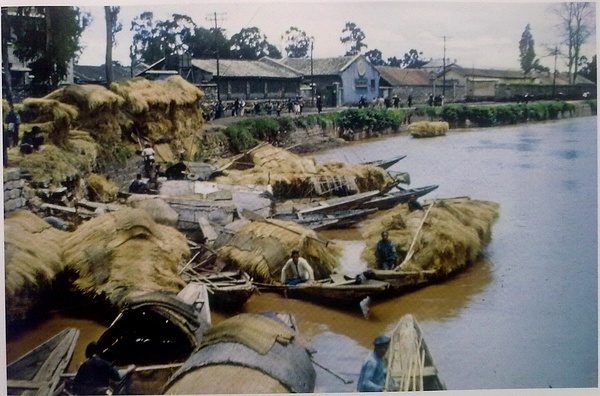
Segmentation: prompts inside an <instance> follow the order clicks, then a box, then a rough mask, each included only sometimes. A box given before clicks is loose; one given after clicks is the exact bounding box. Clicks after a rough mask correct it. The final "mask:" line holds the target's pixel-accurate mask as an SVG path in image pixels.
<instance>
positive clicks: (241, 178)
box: [216, 145, 391, 198]
mask: <svg viewBox="0 0 600 396" xmlns="http://www.w3.org/2000/svg"><path fill="white" fill-rule="evenodd" d="M239 161H240V162H242V163H251V164H253V165H254V167H253V168H250V169H247V170H244V171H237V170H228V171H227V173H228V174H227V176H220V177H218V178H217V179H216V181H217V183H223V184H260V185H264V184H270V185H271V186H273V193H274V195H275V196H277V197H282V198H304V197H307V196H311V195H315V193H317V191H315V190H316V189H315V186H314V183H315V181H316V180H317V181H318V180H319V178H320V177H323V176H324V177H328V176H338V177H340V178H342V179H348V180H353V183H348V187H349V189H350V190H352V188H353V187H355V188H356V190H357V192H360V191H370V190H380V189H382V188H383V187H384V186H385V185H386V184H387V183H389V182H390V181H391V178H390V177H389V176H388V175H387V174H386V173H385V171H383V170H382V169H381V168H378V167H375V166H372V165H362V164H353V165H352V164H345V163H343V162H339V161H329V162H325V163H323V164H322V165H317V164H316V161H315V159H314V158H304V157H300V156H298V155H296V154H293V153H291V152H289V151H287V150H285V149H282V148H279V147H274V146H271V145H264V146H261V147H259V148H257V149H255V150H253V151H250V152H249V153H247V154H246V155H244V156H243V157H241V158H240V159H239Z"/></svg>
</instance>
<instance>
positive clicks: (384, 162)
mask: <svg viewBox="0 0 600 396" xmlns="http://www.w3.org/2000/svg"><path fill="white" fill-rule="evenodd" d="M404 158H406V155H400V156H398V157H393V158H387V159H379V160H375V161H368V162H363V164H364V165H373V166H377V167H379V168H382V169H388V168H391V167H392V166H393V165H395V164H396V163H397V162H398V161H400V160H401V159H404Z"/></svg>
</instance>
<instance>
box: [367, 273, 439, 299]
mask: <svg viewBox="0 0 600 396" xmlns="http://www.w3.org/2000/svg"><path fill="white" fill-rule="evenodd" d="M364 275H365V277H367V278H369V279H376V280H378V281H382V282H387V283H388V284H389V285H390V286H389V287H388V289H387V290H386V291H385V293H383V294H382V295H385V296H390V295H395V294H400V293H404V292H408V291H411V290H414V289H417V288H419V287H423V286H426V285H428V284H430V283H432V282H434V281H435V279H436V277H437V272H436V271H433V270H423V271H400V270H398V269H391V270H382V269H369V270H367V271H365V272H364Z"/></svg>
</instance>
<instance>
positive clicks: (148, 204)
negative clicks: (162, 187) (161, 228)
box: [127, 194, 179, 228]
mask: <svg viewBox="0 0 600 396" xmlns="http://www.w3.org/2000/svg"><path fill="white" fill-rule="evenodd" d="M127 205H128V206H130V207H132V208H137V209H143V210H145V211H146V212H147V213H148V214H149V215H150V217H152V220H154V221H156V222H157V223H158V224H163V225H166V226H169V227H173V228H177V220H178V219H179V214H178V213H177V212H176V211H175V210H174V209H173V208H172V207H171V205H169V204H168V203H167V202H165V200H164V199H162V198H158V197H157V196H154V195H144V194H133V195H132V196H131V197H129V198H128V199H127Z"/></svg>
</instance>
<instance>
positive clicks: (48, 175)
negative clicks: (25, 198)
mask: <svg viewBox="0 0 600 396" xmlns="http://www.w3.org/2000/svg"><path fill="white" fill-rule="evenodd" d="M67 136H68V140H67V143H66V144H65V145H64V146H62V147H59V146H56V145H53V144H46V145H44V146H45V147H44V150H43V151H35V152H33V153H31V154H27V155H23V154H21V153H20V152H19V150H18V149H11V150H9V151H8V160H9V162H10V163H11V165H14V166H18V167H20V168H22V169H27V170H28V171H29V173H30V174H31V178H32V181H34V182H38V181H42V180H52V181H53V182H54V183H55V184H56V183H59V182H62V181H65V180H66V179H67V178H68V177H73V176H76V175H82V174H85V173H89V172H91V170H92V169H93V167H94V166H95V164H96V158H97V156H98V145H97V144H96V143H94V141H93V139H91V137H90V136H89V134H88V133H87V132H84V131H71V132H69V134H68V135H67Z"/></svg>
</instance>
